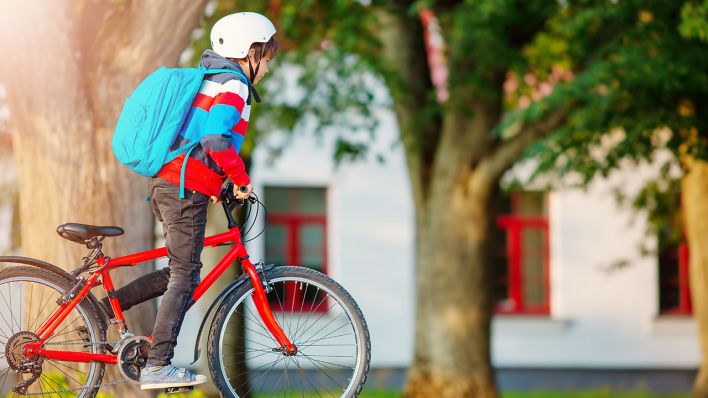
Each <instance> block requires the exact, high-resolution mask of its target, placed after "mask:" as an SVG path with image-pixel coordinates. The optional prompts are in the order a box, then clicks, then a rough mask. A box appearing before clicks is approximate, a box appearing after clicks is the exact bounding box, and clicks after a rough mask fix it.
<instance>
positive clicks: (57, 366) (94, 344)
mask: <svg viewBox="0 0 708 398" xmlns="http://www.w3.org/2000/svg"><path fill="white" fill-rule="evenodd" d="M15 282H17V283H20V284H19V285H18V284H14V285H12V284H13V283H15ZM22 284H27V285H22ZM33 284H34V285H33ZM74 285H75V282H74V281H71V280H70V279H68V278H64V277H62V276H61V275H59V274H56V273H53V272H50V271H47V270H44V269H38V268H35V267H27V266H14V265H13V266H9V267H6V268H4V269H2V270H0V313H2V314H3V315H2V316H3V317H2V318H0V319H1V320H0V334H2V335H3V337H5V338H4V339H2V337H0V352H2V353H6V349H7V343H8V338H9V337H12V336H11V335H8V333H9V332H12V333H14V334H13V335H16V334H17V332H19V331H22V332H35V331H36V328H38V327H39V325H41V323H42V320H41V319H42V316H43V314H45V313H46V314H51V312H52V311H53V309H55V308H58V306H57V303H56V300H55V297H60V296H61V295H63V294H65V293H66V292H67V291H69V290H70V289H71V288H72V287H73V286H74ZM28 287H29V292H30V293H29V295H30V297H29V298H28V297H27V293H26V292H25V290H23V288H28ZM45 288H46V290H45ZM13 289H14V291H13ZM18 289H20V290H18ZM37 289H41V296H40V293H39V292H36V293H35V291H36V290H37ZM18 294H19V295H24V296H21V297H22V299H23V300H21V301H22V302H25V304H27V305H28V306H29V310H28V311H32V302H33V298H32V297H35V298H37V296H40V297H39V306H38V308H40V309H39V310H38V312H37V314H34V313H27V314H26V315H25V312H24V307H21V308H20V309H19V311H20V312H21V314H18V315H15V314H16V313H17V312H13V310H14V307H16V305H13V304H12V297H13V295H14V296H17V295H18ZM46 295H48V296H47V297H46V298H47V300H46V302H45V301H44V298H45V296H46ZM8 299H9V300H8ZM15 300H16V302H17V301H18V300H17V297H16V299H15ZM8 301H9V302H8ZM27 301H29V303H26V302H27ZM43 303H45V304H46V305H45V306H43V305H42V304H43ZM8 309H9V314H8ZM35 315H36V317H35ZM72 316H73V317H74V318H73V320H70V319H72V318H71V317H72ZM16 318H19V319H20V321H17V320H16ZM23 318H25V319H23ZM44 319H46V317H45V318H44ZM77 319H82V320H83V325H82V324H81V322H80V323H79V324H78V325H79V326H76V325H77V324H76V323H75V322H76V320H77ZM25 321H26V322H25ZM8 326H10V327H9V329H10V330H9V332H8V330H7V329H8ZM15 326H17V329H18V330H17V331H15V330H14V327H15ZM82 326H85V329H83V328H82ZM71 327H74V329H69V330H68V331H67V328H71ZM105 335H106V330H105V328H104V327H103V323H102V322H101V321H100V318H99V316H98V313H97V311H96V308H95V307H94V306H93V305H92V304H91V303H90V302H89V301H88V300H82V301H81V302H80V303H79V305H77V306H76V308H75V309H74V310H72V311H71V313H70V314H69V315H68V316H67V318H66V319H65V320H64V321H63V322H62V323H61V324H60V325H59V327H58V328H57V330H56V331H55V334H54V336H52V337H50V338H49V339H48V340H47V341H48V342H53V343H58V344H59V345H58V347H61V343H62V342H63V343H69V344H70V345H72V346H74V347H75V346H78V345H82V346H83V349H88V350H90V351H88V352H94V353H100V352H101V351H102V347H101V346H100V345H99V344H98V342H100V341H104V340H105ZM60 336H63V337H61V338H58V337H60ZM72 338H73V339H74V340H71V339H72ZM76 338H81V341H83V342H84V343H83V344H80V343H76V344H75V343H74V342H76V341H78V340H76ZM65 339H70V340H65ZM69 344H67V345H69ZM50 349H57V348H54V347H51V348H50ZM59 349H61V348H59ZM67 363H69V364H74V365H67ZM45 364H46V365H50V366H46V365H45ZM73 366H79V368H77V367H73ZM81 366H83V367H86V368H88V369H86V370H87V371H86V372H84V371H82V370H81V369H80V367H81ZM42 367H43V370H42V375H41V376H40V378H39V379H37V380H36V381H35V382H34V383H33V384H32V385H31V386H30V388H29V390H28V391H27V394H26V395H25V394H19V393H15V394H14V395H13V396H18V397H23V396H37V395H40V396H58V395H61V394H64V395H66V394H67V393H66V392H65V393H58V392H57V391H61V390H63V389H78V388H81V389H80V390H77V391H75V392H70V393H68V394H73V395H74V396H76V397H79V398H93V397H95V396H96V394H97V393H98V389H99V387H98V386H99V385H100V383H101V380H102V379H103V375H104V372H105V364H104V363H102V362H97V361H93V362H90V363H88V364H81V365H76V363H73V362H63V361H53V360H45V361H44V362H43V364H42ZM45 371H46V373H45ZM3 374H4V378H3ZM11 374H14V375H15V378H16V379H18V378H21V377H20V376H19V373H18V372H16V371H15V370H13V369H11V368H10V366H9V363H8V361H7V360H5V361H2V363H0V383H2V384H1V385H0V392H2V391H4V390H5V389H9V388H11V387H14V386H15V385H16V384H17V383H15V385H12V384H11V383H8V385H7V386H6V385H5V382H6V381H7V380H8V379H9V378H10V375H11ZM52 374H56V375H58V376H59V377H61V378H63V379H64V381H65V383H63V382H62V381H61V380H59V381H58V380H57V379H55V378H52V377H50V376H51V375H52ZM84 377H85V381H84V382H82V381H81V379H83V378H84ZM45 389H46V391H45ZM37 390H39V391H37ZM9 391H11V390H9ZM64 395H61V396H64Z"/></svg>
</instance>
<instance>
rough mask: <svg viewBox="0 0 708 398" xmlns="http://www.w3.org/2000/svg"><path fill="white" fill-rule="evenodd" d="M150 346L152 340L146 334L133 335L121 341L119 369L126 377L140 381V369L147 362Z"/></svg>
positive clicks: (118, 354) (133, 380)
mask: <svg viewBox="0 0 708 398" xmlns="http://www.w3.org/2000/svg"><path fill="white" fill-rule="evenodd" d="M149 347H150V341H149V340H148V339H147V337H144V336H133V337H130V338H128V339H126V340H125V341H122V342H121V343H120V349H119V350H118V353H117V357H118V370H119V371H120V374H121V375H122V376H123V377H124V378H126V379H127V380H130V381H132V382H136V383H138V382H140V370H141V369H142V368H144V367H145V365H146V364H147V359H148V348H149Z"/></svg>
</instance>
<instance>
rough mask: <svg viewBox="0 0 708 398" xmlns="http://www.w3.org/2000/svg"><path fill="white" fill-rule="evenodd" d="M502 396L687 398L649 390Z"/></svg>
mask: <svg viewBox="0 0 708 398" xmlns="http://www.w3.org/2000/svg"><path fill="white" fill-rule="evenodd" d="M502 398H688V395H686V394H656V393H650V392H642V391H637V392H613V391H610V390H597V391H568V392H541V391H539V392H508V393H504V394H502Z"/></svg>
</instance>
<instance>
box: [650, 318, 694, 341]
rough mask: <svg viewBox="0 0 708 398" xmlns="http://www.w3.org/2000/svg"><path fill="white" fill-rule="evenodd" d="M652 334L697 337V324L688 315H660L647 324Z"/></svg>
mask: <svg viewBox="0 0 708 398" xmlns="http://www.w3.org/2000/svg"><path fill="white" fill-rule="evenodd" d="M649 332H650V333H651V335H652V336H666V337H697V336H698V325H697V324H696V320H695V319H694V318H693V317H692V316H690V315H660V316H658V317H656V318H654V319H652V321H651V324H650V325H649Z"/></svg>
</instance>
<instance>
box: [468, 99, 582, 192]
mask: <svg viewBox="0 0 708 398" xmlns="http://www.w3.org/2000/svg"><path fill="white" fill-rule="evenodd" d="M573 108H574V103H569V104H567V105H565V106H563V107H561V108H559V109H557V110H555V111H553V112H550V113H548V114H547V115H546V116H545V117H542V118H540V119H538V120H535V121H532V122H529V123H526V124H522V125H513V126H511V127H509V129H507V131H506V132H507V133H509V132H513V131H514V130H517V131H518V132H517V133H516V134H514V136H513V137H511V138H510V139H508V140H506V141H504V142H502V144H501V146H499V148H498V149H497V150H496V151H495V152H493V153H492V154H491V155H490V156H487V157H486V158H484V159H483V160H482V161H481V162H480V163H479V166H478V168H477V172H476V173H475V174H478V175H479V176H480V177H482V178H483V179H484V181H483V182H484V183H492V182H493V181H496V180H498V179H499V178H501V176H502V175H503V174H504V173H505V172H506V171H507V170H509V169H510V168H511V166H513V165H514V163H516V161H517V160H518V159H519V157H520V156H521V155H522V154H523V152H524V150H526V148H527V147H528V146H529V145H531V144H532V143H533V142H534V141H536V140H537V139H539V138H541V137H543V136H546V135H548V134H550V133H551V132H552V131H553V130H555V129H556V128H558V126H560V125H561V124H563V123H564V122H565V120H566V118H567V117H568V114H569V113H570V111H571V110H572V109H573Z"/></svg>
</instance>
